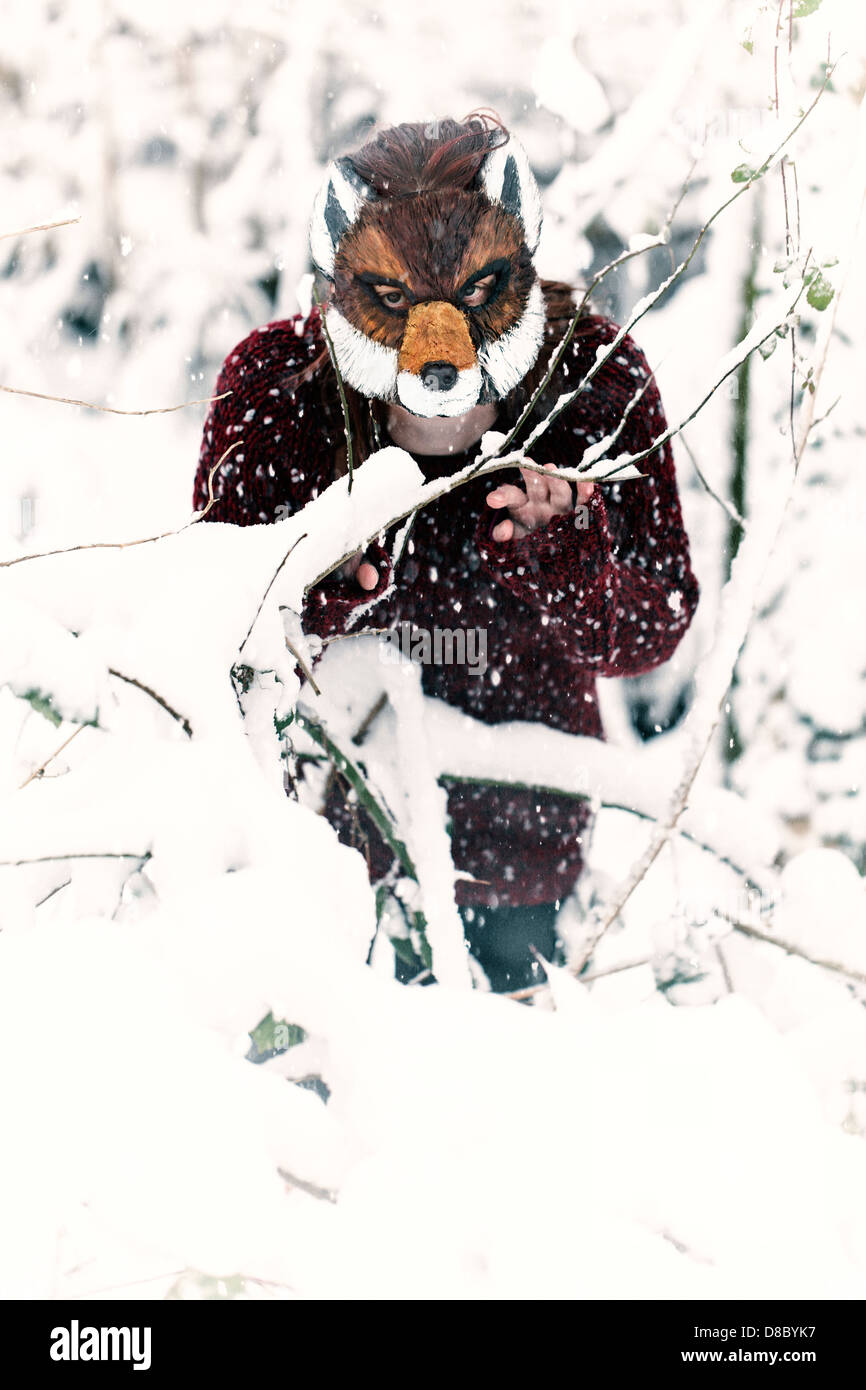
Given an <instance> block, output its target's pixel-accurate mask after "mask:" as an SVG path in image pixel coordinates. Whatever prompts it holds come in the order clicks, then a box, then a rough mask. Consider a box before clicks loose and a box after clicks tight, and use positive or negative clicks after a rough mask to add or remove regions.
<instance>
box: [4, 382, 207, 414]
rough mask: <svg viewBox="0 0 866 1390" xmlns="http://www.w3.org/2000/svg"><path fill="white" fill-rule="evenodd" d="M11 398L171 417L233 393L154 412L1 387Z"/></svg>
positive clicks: (114, 412) (166, 406) (201, 398)
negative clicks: (26, 397)
mask: <svg viewBox="0 0 866 1390" xmlns="http://www.w3.org/2000/svg"><path fill="white" fill-rule="evenodd" d="M0 391H5V392H6V393H7V395H10V396H31V397H32V398H33V399H34V400H37V401H56V402H57V403H58V404H59V405H80V406H82V407H83V408H84V409H85V410H100V411H102V412H103V413H104V414H106V415H171V414H172V413H173V411H175V410H186V408H187V406H188V405H210V404H211V403H212V402H213V401H223V400H225V398H226V396H230V395H231V391H223V393H222V395H221V396H201V397H200V398H199V399H198V400H195V401H181V403H180V405H160V406H155V407H154V408H153V409H152V410H121V409H120V408H119V407H118V406H114V405H96V404H94V402H93V401H79V400H75V399H74V398H73V397H71V396H48V395H46V394H45V392H44V391H24V390H22V388H21V387H20V386H0Z"/></svg>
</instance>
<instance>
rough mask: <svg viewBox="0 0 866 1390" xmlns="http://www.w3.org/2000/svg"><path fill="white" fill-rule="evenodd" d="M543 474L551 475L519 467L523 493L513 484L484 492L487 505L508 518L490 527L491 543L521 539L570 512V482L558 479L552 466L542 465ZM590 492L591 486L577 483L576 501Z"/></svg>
mask: <svg viewBox="0 0 866 1390" xmlns="http://www.w3.org/2000/svg"><path fill="white" fill-rule="evenodd" d="M544 471H545V473H548V474H550V475H551V476H550V477H545V476H544V475H543V474H541V473H536V472H535V471H534V470H533V469H531V468H521V470H520V472H521V474H522V476H523V481H524V483H525V485H526V491H525V492H524V491H523V488H519V487H517V486H516V485H515V484H514V483H501V484H500V486H499V487H496V488H494V489H493V491H492V492H488V494H487V505H488V506H490V507H503V508H505V509H506V510H507V511H508V516H507V517H505V518H504V519H503V520H502V521H500V522H497V524H496V525H495V526H494V527H493V531H492V532H491V534H492V536H493V539H494V540H495V541H510V540H518V541H519V540H522V539H523V537H524V536H528V535H529V533H530V531H534V530H536V528H537V527H539V526H546V525H547V523H548V521H550V520H551V518H552V517H555V516H564V515H565V514H566V513H567V512H570V511H571V510H572V505H573V504H572V500H571V483H570V482H569V481H568V479H567V478H560V477H559V476H558V474H557V471H556V465H555V464H553V463H546V464H545V465H544ZM594 492H595V483H590V482H586V483H578V484H577V500H578V502H588V501H589V499H590V497H591V496H592V494H593V493H594Z"/></svg>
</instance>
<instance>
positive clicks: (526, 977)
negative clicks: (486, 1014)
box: [460, 903, 558, 994]
mask: <svg viewBox="0 0 866 1390" xmlns="http://www.w3.org/2000/svg"><path fill="white" fill-rule="evenodd" d="M557 911H558V904H557V903H538V904H536V905H535V906H533V907H462V908H461V909H460V915H461V917H462V918H463V931H464V934H465V936H466V940H467V942H468V943H469V949H470V951H471V953H472V955H473V956H474V957H475V959H476V960H477V961H478V964H479V965H480V966H481V967H482V969H483V970H484V973H485V975H486V976H487V978H488V980H489V981H490V988H491V989H492V990H493V991H494V992H495V993H497V994H502V993H507V992H508V991H510V990H513V989H524V988H525V987H526V986H527V985H535V984H541V983H542V982H543V980H544V971H543V970H542V968H541V966H540V965H539V964H538V962H537V961H536V959H535V957H534V956H533V954H532V950H531V947H533V946H534V947H535V949H536V950H537V951H539V952H540V954H541V955H542V956H544V959H545V960H552V959H555V951H556V944H557V938H556V914H557Z"/></svg>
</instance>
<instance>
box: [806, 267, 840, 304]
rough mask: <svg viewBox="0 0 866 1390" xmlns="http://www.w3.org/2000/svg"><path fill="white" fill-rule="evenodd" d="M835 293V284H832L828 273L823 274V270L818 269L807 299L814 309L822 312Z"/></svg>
mask: <svg viewBox="0 0 866 1390" xmlns="http://www.w3.org/2000/svg"><path fill="white" fill-rule="evenodd" d="M834 293H835V291H834V289H833V286H832V285H831V284H830V281H829V280H828V279H827V277H826V275H822V274H821V272H820V271H818V272H817V273H816V274H815V275H814V276H813V278H812V281H811V284H810V285H809V288H808V289H807V291H806V299H807V300H808V302H809V303H810V304H811V306H812V308H813V309H817V310H818V312H819V313H821V312H822V310H824V309H826V308H827V305H828V304H829V303H830V302H831V300H832V298H833V295H834Z"/></svg>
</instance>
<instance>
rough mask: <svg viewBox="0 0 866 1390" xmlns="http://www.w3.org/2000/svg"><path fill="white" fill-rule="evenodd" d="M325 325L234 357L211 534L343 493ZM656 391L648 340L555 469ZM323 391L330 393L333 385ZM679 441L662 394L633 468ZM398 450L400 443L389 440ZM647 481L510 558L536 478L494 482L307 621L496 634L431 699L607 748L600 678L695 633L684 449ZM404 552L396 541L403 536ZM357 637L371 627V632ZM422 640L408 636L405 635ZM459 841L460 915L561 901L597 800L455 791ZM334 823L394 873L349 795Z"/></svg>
mask: <svg viewBox="0 0 866 1390" xmlns="http://www.w3.org/2000/svg"><path fill="white" fill-rule="evenodd" d="M615 332H616V328H615V326H614V325H613V324H612V323H610V321H609V320H606V319H602V318H596V317H592V318H590V319H588V320H585V321H583V322H582V332H581V333H579V334H577V335H575V338H574V339H573V342H572V344H571V346H570V348H569V351H568V354H567V356H566V359H565V362H564V363H563V364H562V366H561V368H560V369H559V370H560V373H561V376H560V379H559V381H558V390H560V391H561V390H567V389H568V387H569V386H571V385H573V384H574V383H575V382H576V381H577V380H579V378H580V376H581V375H582V373H583V372H585V371H586V369H587V367H589V366H590V365H591V364H592V362H593V361H594V359H595V354H596V350H597V348H598V347H599V346H601V345H602V344H606V343H609V342H610V341H611V340H612V338H613V336H614V334H615ZM322 347H323V343H322V332H321V325H320V321H319V313H318V310H314V311H313V313H312V314H311V315H310V317H309V318H308V319H307V320H306V321H305V320H304V319H303V318H302V317H301V316H300V315H296V316H295V318H293V319H289V320H284V321H280V322H276V323H271V324H269V325H267V327H265V328H261V329H257V330H255V331H254V332H253V333H251V334H250V336H249V337H248V338H246V339H245V340H244V341H243V342H242V343H240V344H239V345H238V347H236V348H235V349H234V351H233V352H232V353H230V354H229V356H228V358H227V359H226V361H225V363H224V365H223V368H222V371H221V373H220V376H219V378H218V381H217V384H216V393H221V392H224V391H231V393H232V394H231V395H230V396H229V397H227V399H226V400H223V401H218V402H216V403H215V404H214V405H213V406H212V407H211V411H210V414H209V416H208V419H207V422H206V425H205V430H204V438H203V442H202V448H201V457H200V461H199V467H198V472H197V475H196V480H195V490H194V505H195V507H196V508H197V509H199V510H201V509H202V508H203V507H204V505H205V502H206V499H207V479H208V474H209V472H210V470H211V468H212V467H213V465H214V464H215V463H216V461H217V459H218V458H219V457H220V455H221V454H222V453H223V452H224V450H225V449H226V448H227V447H228V445H229V444H232V443H234V442H235V440H236V439H237V438H238V436H241V437H242V440H243V444H242V447H240V448H238V449H236V450H235V452H234V453H233V454H232V455H230V457H229V458H228V460H227V461H226V462H225V463H224V464H223V466H222V467H221V468H220V469H219V470H218V473H217V475H216V476H215V478H214V484H213V487H214V495H215V498H216V501H215V505H214V506H213V507H212V509H211V511H210V512H209V513H208V516H207V520H208V521H211V522H231V523H233V524H235V525H241V526H243V525H254V524H256V523H261V522H270V521H273V520H275V519H277V518H278V517H279V516H285V515H287V514H288V513H290V512H295V511H297V510H299V509H300V508H301V507H303V506H304V504H305V503H306V502H307V501H309V500H310V499H311V498H313V497H316V496H317V495H318V494H319V493H320V492H322V491H323V490H324V489H325V488H326V487H327V486H328V484H329V483H330V482H331V480H332V477H333V470H334V460H335V456H336V454H337V451H338V449H339V447H340V445H341V443H342V439H343V425H342V415H341V413H340V407H339V401H338V398H337V393H336V390H334V391H326V392H323V390H322V381H321V378H320V373H321V372H322V371H325V372H330V367H329V365H328V364H327V363H326V364H325V365H323V366H321V367H318V368H317V369H316V371H315V372H314V373H312V374H311V375H308V376H307V379H306V380H299V379H298V373H299V372H301V371H302V369H303V368H305V367H307V366H308V365H309V364H311V363H312V362H314V361H315V360H316V359H317V358H318V357H319V356H320V355H321V353H322ZM648 374H649V371H648V367H647V364H646V360H645V358H644V357H643V354H642V353H641V352H640V349H639V348H638V347H637V346H636V345H635V343H634V342H632V340H631V339H630V338H626V339H625V340H624V341H623V343H622V345H621V346H620V347H619V349H618V350H617V352H616V353H615V355H614V356H613V357H612V358H611V360H610V361H609V362H608V363H607V364H606V365H605V367H604V368H603V369H602V370H601V371H600V372H599V373H598V375H597V376H596V377H595V379H594V381H593V382H592V385H591V388H590V389H589V390H587V391H585V392H583V393H581V394H580V395H579V396H578V397H577V399H576V400H574V401H573V402H572V403H571V405H570V406H569V407H568V408H567V409H566V410H564V411H563V413H562V414H561V415H560V417H559V419H558V420H557V421H556V423H555V424H554V425H553V426H551V428H550V429H549V430H548V431H547V433H546V434H545V435H544V436H543V438H542V439H541V440H539V444H538V446H537V447H536V449H535V450H534V457H535V459H536V461H537V462H539V463H556V464H559V465H560V466H562V467H564V466H569V465H570V466H573V465H574V464H576V463H577V462H578V461H579V459H580V458H581V456H582V454H583V451H584V449H585V447H586V446H587V445H589V444H591V443H593V442H594V441H596V440H597V439H599V438H601V437H602V436H603V435H605V434H608V433H610V432H611V431H612V430H613V429H614V428H616V426H617V425H618V424H619V423H620V421H621V419H622V415H623V411H624V408H625V406H626V404H627V403H628V402H629V400H631V398H632V397H633V396H634V394H635V392H636V390H637V389H638V388H639V387H640V386H641V384H642V383H643V382H644V381H645V380H646V377H647V375H648ZM317 378H318V379H317ZM664 428H665V420H664V415H663V411H662V406H661V402H660V399H659V395H658V391H657V389H656V386H655V383H654V382H650V385H649V387H648V388H647V390H646V391H645V392H644V394H643V396H642V398H641V400H640V403H639V405H638V406H637V407H636V408H634V409H633V410H632V411H631V412H630V414H629V416H628V419H627V421H626V424H625V427H624V429H623V430H622V432H621V434H620V436H619V438H618V441H617V443H616V445H615V451H616V452H617V453H619V452H626V451H628V452H631V453H634V452H637V451H638V450H640V449H643V448H645V447H646V446H647V445H648V444H649V443H651V441H652V439H653V438H655V437H657V436H658V435H659V434H660V433H661V432H662V430H663V429H664ZM382 442H383V443H387V442H388V441H387V439H384V440H383V441H382ZM417 462H418V464H419V465H420V467H421V468H422V470H423V471H424V473H425V475H426V476H427V477H431V476H433V475H434V474H435V473H442V472H446V471H447V472H455V471H457V469H458V468H459V467H460V466H462V464H463V462H464V460H463V459H462V458H461V457H460V456H456V457H455V456H453V455H452V456H451V457H450V458H449V459H432V458H429V457H418V459H417ZM640 467H641V469H642V470H643V471H644V472H645V473H646V477H644V478H642V479H636V480H634V481H631V482H623V483H612V484H604V485H597V486H596V489H595V492H594V494H593V497H592V499H591V501H590V503H589V517H588V526H587V527H586V528H585V529H579V528H578V527H577V526H576V525H575V516H574V515H573V514H572V515H565V516H557V517H554V518H553V520H551V521H550V522H549V523H548V525H546V526H544V527H542V528H540V529H538V530H536V531H534V532H532V533H531V534H530V535H528V536H527V537H525V538H524V539H523V540H511V541H508V542H496V541H494V540H493V539H492V538H491V534H490V532H491V528H492V526H493V525H495V524H496V522H497V520H501V519H502V513H501V512H499V513H497V512H495V511H494V510H493V508H491V507H488V506H487V505H486V504H485V500H484V499H485V496H486V494H487V492H489V491H490V490H491V488H493V487H496V486H497V485H498V484H499V483H501V482H502V481H503V480H506V479H507V480H509V481H511V480H512V479H513V480H514V481H518V482H519V481H520V478H519V474H517V473H516V472H515V473H513V474H512V473H510V472H508V473H498V474H494V475H492V476H487V477H484V478H479V479H477V480H475V481H473V482H471V483H469V484H467V485H466V486H464V487H461V488H459V489H457V490H456V491H455V492H453V493H450V494H448V495H447V496H445V497H443V498H442V499H441V500H440V501H439V502H436V503H434V504H433V505H431V506H429V507H427V508H426V509H425V510H424V511H422V512H421V513H420V515H419V516H418V517H417V519H416V522H415V526H414V530H413V532H412V537H411V540H410V543H409V545H408V546H407V548H406V551H405V552H404V555H403V558H402V560H401V561H400V563H399V565H398V570H397V573H396V575H393V576H392V574H391V567H390V562H389V559H388V551H387V550H386V549H384V548H382V547H381V546H378V545H377V546H373V547H372V548H371V551H370V552H369V555H370V558H371V559H372V560H373V562H374V563H375V564H376V565H377V567H378V569H379V575H380V578H379V584H378V586H377V588H376V589H375V590H374V591H373V592H372V594H370V593H365V592H364V591H363V590H361V589H360V588H359V586H358V585H357V583H356V582H355V581H354V580H352V581H346V580H343V579H340V578H335V577H333V576H332V577H330V578H329V579H328V580H326V581H324V582H323V583H322V584H320V585H318V586H317V587H316V588H315V589H313V590H311V592H310V593H309V594H308V596H307V601H306V604H305V606H304V612H303V615H302V616H303V623H304V627H305V629H306V630H307V631H308V632H312V633H316V634H318V635H320V636H329V635H331V634H333V633H335V632H342V631H344V630H345V629H346V625H347V622H348V621H349V618H350V615H351V614H352V613H353V610H354V609H355V608H356V607H357V605H358V604H360V603H364V604H366V603H368V602H369V601H370V599H371V598H372V599H374V600H375V599H378V598H379V596H380V595H382V594H383V593H384V591H385V590H386V589H391V582H392V579H393V581H394V587H393V589H391V592H389V593H388V594H387V595H386V596H385V597H384V598H381V599H379V602H374V603H373V605H372V607H371V608H370V610H369V611H367V612H365V613H364V615H363V618H362V620H361V622H359V623H357V625H356V626H357V628H363V627H375V628H395V627H396V626H397V625H398V624H400V623H402V622H409V623H410V624H412V625H413V628H419V629H425V630H426V631H428V632H432V631H433V629H434V628H436V627H438V628H440V629H454V628H457V627H460V626H462V627H465V628H467V629H468V628H484V629H486V634H487V639H486V640H487V669H486V671H485V673H484V674H483V675H480V676H479V675H477V674H476V675H473V674H471V672H470V669H469V667H467V666H466V665H463V666H460V665H433V664H429V665H425V666H424V668H423V686H424V689H425V691H426V692H427V693H428V694H429V695H434V696H437V697H438V698H440V699H442V700H445V701H446V702H447V703H448V704H450V705H454V706H456V707H457V708H459V709H461V710H465V711H466V712H467V713H469V714H471V715H473V716H474V717H475V718H476V719H480V720H483V721H484V722H485V723H488V724H498V723H501V722H503V721H506V720H512V719H518V720H529V721H535V722H538V723H543V724H545V725H547V726H548V727H549V728H553V729H562V730H565V731H566V732H569V733H574V734H588V735H590V736H592V737H595V738H603V737H604V735H603V731H602V726H601V721H600V718H599V711H598V701H597V698H596V689H595V678H596V676H599V675H601V676H634V675H639V674H640V673H641V672H643V671H649V670H651V669H652V668H653V667H654V666H658V665H659V664H660V663H661V662H663V661H666V660H667V659H668V657H669V656H670V655H671V653H672V652H673V651H674V648H675V647H676V645H677V643H678V642H679V640H680V638H681V637H682V635H683V633H684V632H685V630H686V628H687V627H688V625H689V622H690V621H691V618H692V615H693V613H694V610H695V606H696V604H697V598H698V586H697V582H696V580H695V578H694V576H693V574H692V572H691V569H690V565H689V548H688V541H687V538H686V535H685V532H684V530H683V522H682V515H681V511H680V503H679V497H678V494H677V487H676V479H675V475H674V466H673V459H672V456H671V450H670V445H669V444H667V445H665V446H663V448H662V449H660V450H657V451H656V453H654V454H653V455H651V456H650V457H649V458H648V459H646V460H645V461H644V462H643V463H642V464H641V465H640ZM389 539H390V538H389ZM354 626H355V625H354V624H353V628H354ZM400 630H401V631H405V629H400ZM448 809H449V815H450V819H451V839H452V852H453V856H454V862H455V865H456V867H457V869H458V870H463V871H465V872H467V873H468V874H471V875H472V878H473V879H474V880H476V882H470V881H468V880H465V879H461V880H459V881H458V901H459V902H460V903H461V904H469V903H484V904H487V905H489V906H497V905H503V906H504V905H512V906H517V905H522V904H532V903H540V902H552V901H554V900H555V899H558V898H563V897H564V896H565V895H566V894H567V893H568V892H569V891H570V889H571V888H572V887H573V885H574V883H575V880H576V879H577V877H578V875H579V873H580V870H581V867H582V856H581V834H582V832H583V831H584V829H585V827H586V819H587V817H586V807H585V804H584V803H581V802H578V801H575V800H574V799H573V798H569V797H565V796H553V795H550V794H549V793H547V792H544V793H542V792H538V793H536V792H534V791H531V790H521V789H513V790H512V789H509V788H507V787H487V786H477V785H472V784H452V785H451V787H450V788H449V793H448ZM327 810H328V816H329V818H330V819H331V820H332V822H333V823H334V824H335V825H336V826H337V829H338V831H339V832H340V834H341V838H343V839H345V840H347V841H348V842H349V843H358V840H357V838H356V837H357V834H358V832H359V831H360V832H361V834H362V835H363V837H364V839H366V841H367V852H368V856H369V859H370V863H371V873H372V876H373V878H374V879H376V878H378V877H379V876H380V875H381V874H382V873H384V872H385V871H386V870H387V868H388V867H389V864H390V856H389V854H388V851H387V850H386V849H385V847H384V845H383V844H382V842H381V841H380V840H379V839H378V837H377V836H376V833H375V831H374V830H373V829H372V826H370V825H369V823H367V822H365V821H364V820H363V818H362V819H361V820H359V817H358V814H357V811H356V810H355V809H354V808H349V807H347V806H346V804H345V802H344V801H343V799H342V797H341V796H340V795H339V794H334V795H332V796H331V798H330V800H329V804H328V808H327Z"/></svg>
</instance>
